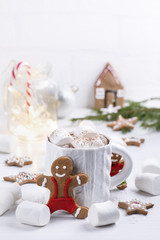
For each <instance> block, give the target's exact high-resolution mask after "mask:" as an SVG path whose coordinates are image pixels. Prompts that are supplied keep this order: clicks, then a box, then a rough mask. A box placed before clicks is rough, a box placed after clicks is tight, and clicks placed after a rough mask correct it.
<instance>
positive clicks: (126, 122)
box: [107, 115, 138, 131]
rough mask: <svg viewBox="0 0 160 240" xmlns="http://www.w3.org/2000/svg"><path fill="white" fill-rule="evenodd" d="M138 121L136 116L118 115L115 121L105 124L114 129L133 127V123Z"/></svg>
mask: <svg viewBox="0 0 160 240" xmlns="http://www.w3.org/2000/svg"><path fill="white" fill-rule="evenodd" d="M137 121H138V118H137V117H133V118H124V117H122V115H119V117H118V119H117V121H113V122H110V123H108V124H107V126H108V127H112V128H113V130H114V131H118V130H121V129H122V128H131V129H132V128H134V125H133V124H134V123H136V122H137Z"/></svg>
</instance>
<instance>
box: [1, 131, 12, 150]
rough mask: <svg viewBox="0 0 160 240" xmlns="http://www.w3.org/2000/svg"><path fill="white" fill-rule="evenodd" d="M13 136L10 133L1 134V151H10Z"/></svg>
mask: <svg viewBox="0 0 160 240" xmlns="http://www.w3.org/2000/svg"><path fill="white" fill-rule="evenodd" d="M12 141H13V138H12V137H11V136H8V135H0V152H3V153H10V152H11V144H12Z"/></svg>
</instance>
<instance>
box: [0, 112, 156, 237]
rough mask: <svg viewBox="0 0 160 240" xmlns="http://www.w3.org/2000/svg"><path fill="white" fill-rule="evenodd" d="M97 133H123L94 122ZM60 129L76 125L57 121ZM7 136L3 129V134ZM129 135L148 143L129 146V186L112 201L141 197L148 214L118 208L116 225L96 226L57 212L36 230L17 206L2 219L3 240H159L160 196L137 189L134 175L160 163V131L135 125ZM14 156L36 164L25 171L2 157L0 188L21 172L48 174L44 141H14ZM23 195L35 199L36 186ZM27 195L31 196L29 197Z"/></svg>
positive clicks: (113, 194) (115, 192) (26, 188)
mask: <svg viewBox="0 0 160 240" xmlns="http://www.w3.org/2000/svg"><path fill="white" fill-rule="evenodd" d="M88 112H89V111H88V110H85V109H83V110H82V109H81V110H78V111H76V112H74V113H73V114H72V116H77V117H79V116H83V115H85V114H87V113H88ZM94 123H95V125H96V128H97V130H98V131H103V132H105V133H106V134H108V135H109V136H111V135H115V136H119V137H121V136H122V134H121V132H113V131H112V129H110V128H107V127H106V123H105V122H94ZM58 126H59V127H67V128H68V127H71V126H73V125H72V124H71V122H70V121H69V117H68V118H66V119H62V120H59V121H58ZM2 132H3V133H5V130H4V127H3V131H2V129H1V133H2ZM126 136H137V137H144V138H145V142H144V143H143V144H142V145H141V147H134V146H127V150H128V151H129V152H130V154H131V156H132V158H133V162H134V166H133V171H132V173H131V175H130V176H129V178H128V179H127V183H128V187H127V188H126V189H125V190H123V191H120V190H117V189H114V190H112V191H111V197H110V198H111V200H112V201H113V202H114V203H115V204H117V203H118V201H119V200H122V201H123V200H131V199H133V198H138V199H139V200H142V201H145V202H146V201H149V202H152V203H154V204H155V205H154V207H153V208H152V209H149V210H148V215H147V216H144V215H139V214H137V215H130V216H128V215H126V211H125V210H123V209H119V211H120V219H119V221H118V222H117V223H116V224H112V225H109V226H105V227H97V228H95V227H93V226H91V225H90V223H89V221H88V219H85V220H77V219H75V218H74V217H73V216H72V215H70V214H67V213H64V212H56V213H54V214H53V215H52V216H51V220H50V223H49V224H48V225H47V226H45V227H33V226H28V225H24V224H21V223H19V222H18V221H17V220H16V217H15V210H16V207H17V206H14V207H12V208H11V209H10V210H9V211H7V212H6V213H5V214H4V215H2V216H0V237H1V239H3V240H5V239H20V238H21V239H24V240H26V239H39V240H40V239H56V240H58V239H76V240H82V239H93V240H94V239H101V240H103V239H108V240H112V239H119V240H120V239H122V240H125V239H126V240H128V239H130V240H138V239H142V238H143V239H145V240H151V239H154V240H158V239H160V196H152V195H149V194H146V193H143V192H140V191H138V190H137V189H136V187H135V184H134V181H135V176H136V174H138V173H139V172H140V171H141V165H142V163H143V161H144V160H145V159H147V158H149V157H157V158H159V160H160V132H159V133H158V132H152V131H148V130H144V129H142V128H140V127H139V124H136V126H135V128H134V130H133V131H132V132H130V133H128V134H127V135H126ZM13 146H14V147H13V153H16V152H17V153H19V152H22V153H23V154H27V153H30V154H32V155H33V156H34V159H33V161H34V162H33V164H32V165H30V166H25V167H24V168H23V169H19V168H17V167H8V166H6V165H5V164H4V160H5V159H6V157H7V154H2V153H1V154H0V179H1V181H0V186H1V185H11V184H12V183H7V182H4V181H3V180H2V179H3V176H6V175H9V174H16V173H18V172H19V171H21V170H22V171H40V172H44V171H45V166H46V159H45V141H42V142H37V143H32V144H26V143H21V142H18V141H15V142H14V143H13ZM21 189H22V194H24V196H25V197H26V198H32V193H33V192H34V189H35V184H26V185H23V186H22V187H21ZM27 194H28V196H27Z"/></svg>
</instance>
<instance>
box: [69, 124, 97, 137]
mask: <svg viewBox="0 0 160 240" xmlns="http://www.w3.org/2000/svg"><path fill="white" fill-rule="evenodd" d="M72 133H73V135H74V136H76V137H79V138H82V137H86V138H93V137H97V136H98V133H97V131H96V130H95V129H94V128H92V127H90V126H82V127H81V126H80V127H78V128H75V129H74V130H73V131H72Z"/></svg>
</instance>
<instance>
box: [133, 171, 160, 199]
mask: <svg viewBox="0 0 160 240" xmlns="http://www.w3.org/2000/svg"><path fill="white" fill-rule="evenodd" d="M135 185H136V187H137V188H138V189H139V190H141V191H143V192H146V193H150V194H152V195H160V175H159V174H155V173H141V174H139V175H138V176H137V177H136V179H135Z"/></svg>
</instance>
